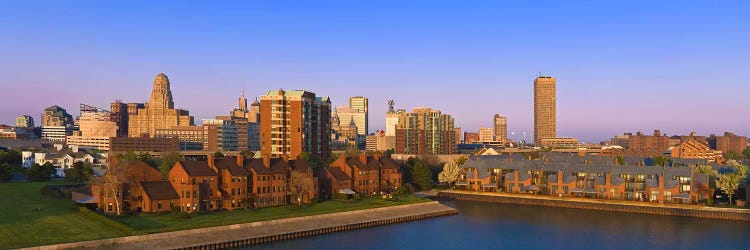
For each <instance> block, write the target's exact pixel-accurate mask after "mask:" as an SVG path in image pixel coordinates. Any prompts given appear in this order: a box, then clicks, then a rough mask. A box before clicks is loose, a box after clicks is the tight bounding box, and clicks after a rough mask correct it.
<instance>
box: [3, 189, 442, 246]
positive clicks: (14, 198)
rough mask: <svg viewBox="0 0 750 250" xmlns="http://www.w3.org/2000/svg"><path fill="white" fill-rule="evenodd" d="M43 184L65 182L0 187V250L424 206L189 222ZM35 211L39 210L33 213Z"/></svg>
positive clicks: (368, 202) (338, 204)
mask: <svg viewBox="0 0 750 250" xmlns="http://www.w3.org/2000/svg"><path fill="white" fill-rule="evenodd" d="M47 184H65V183H63V182H48V183H45V182H28V183H0V249H7V248H20V247H31V246H41V245H50V244H59V243H67V242H76V241H86V240H96V239H105V238H114V237H122V236H128V235H134V234H144V233H156V232H167V231H176V230H185V229H194V228H202V227H211V226H222V225H231V224H238V223H248V222H255V221H265V220H273V219H281V218H290V217H298V216H308V215H317V214H326V213H335V212H343V211H352V210H360V209H368V208H377V207H387V206H394V205H403V204H410V203H418V202H425V201H429V200H428V199H423V198H418V197H416V196H411V195H407V196H403V197H400V198H397V199H395V200H383V199H381V198H380V197H371V198H363V199H360V200H348V201H340V200H333V201H325V202H320V203H317V204H314V205H305V206H302V207H300V206H294V205H292V206H282V207H270V208H262V209H258V210H249V209H248V210H239V211H231V212H213V213H205V214H196V215H194V216H193V217H192V218H190V219H178V218H177V217H176V216H175V215H172V214H140V215H131V216H123V217H114V216H102V215H99V214H96V213H93V212H80V211H79V210H78V209H74V203H73V201H71V200H65V199H56V198H51V197H47V196H43V195H41V194H40V192H39V190H40V189H41V188H42V187H43V186H44V185H47ZM34 208H40V209H41V210H39V211H33V210H34ZM114 223H118V224H119V223H122V224H124V225H126V226H127V227H129V228H124V229H128V230H123V228H120V229H116V228H115V227H113V226H112V225H113V224H114Z"/></svg>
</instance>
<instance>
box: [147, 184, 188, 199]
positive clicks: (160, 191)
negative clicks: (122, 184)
mask: <svg viewBox="0 0 750 250" xmlns="http://www.w3.org/2000/svg"><path fill="white" fill-rule="evenodd" d="M141 187H143V192H144V193H145V194H146V195H147V196H148V197H149V198H150V199H151V200H175V199H179V198H180V196H179V195H178V194H177V191H175V190H174V187H172V184H170V183H169V181H142V182H141Z"/></svg>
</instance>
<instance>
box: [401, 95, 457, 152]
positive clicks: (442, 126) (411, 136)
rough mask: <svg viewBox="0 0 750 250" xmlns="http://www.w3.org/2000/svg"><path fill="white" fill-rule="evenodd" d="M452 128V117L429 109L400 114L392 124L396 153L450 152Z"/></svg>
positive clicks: (453, 137) (453, 144) (453, 143)
mask: <svg viewBox="0 0 750 250" xmlns="http://www.w3.org/2000/svg"><path fill="white" fill-rule="evenodd" d="M455 133H456V130H455V126H454V123H453V117H451V116H450V115H448V114H442V113H441V112H440V111H439V110H434V109H431V108H425V107H421V108H414V109H413V110H412V112H409V113H406V112H404V113H401V114H400V117H399V120H398V125H397V126H396V153H398V154H416V155H424V154H435V155H443V154H454V153H455V152H456V134H455Z"/></svg>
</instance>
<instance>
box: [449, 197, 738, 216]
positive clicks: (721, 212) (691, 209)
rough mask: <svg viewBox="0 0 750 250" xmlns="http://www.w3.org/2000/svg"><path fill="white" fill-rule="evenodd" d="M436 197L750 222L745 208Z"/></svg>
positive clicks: (577, 200) (554, 198)
mask: <svg viewBox="0 0 750 250" xmlns="http://www.w3.org/2000/svg"><path fill="white" fill-rule="evenodd" d="M437 196H438V197H445V198H451V199H456V200H467V201H478V202H491V203H504V204H518V205H529V206H544V207H561V208H575V209H588V210H598V211H611V212H624V213H638V214H653V215H666V216H680V217H695V218H704V219H719V220H736V221H750V210H747V209H731V208H710V207H698V206H684V207H683V206H679V205H670V206H667V205H661V204H655V203H647V202H628V201H610V200H595V199H585V198H577V199H565V198H558V197H551V196H536V195H516V194H503V193H477V192H466V191H441V192H440V193H438V195H437Z"/></svg>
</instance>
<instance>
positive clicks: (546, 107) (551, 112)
mask: <svg viewBox="0 0 750 250" xmlns="http://www.w3.org/2000/svg"><path fill="white" fill-rule="evenodd" d="M555 84H556V83H555V78H553V77H551V76H539V77H537V78H536V79H534V144H535V145H542V139H544V138H555V137H557V108H556V105H557V104H556V103H557V100H556V98H557V97H556V95H557V94H556V87H555Z"/></svg>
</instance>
